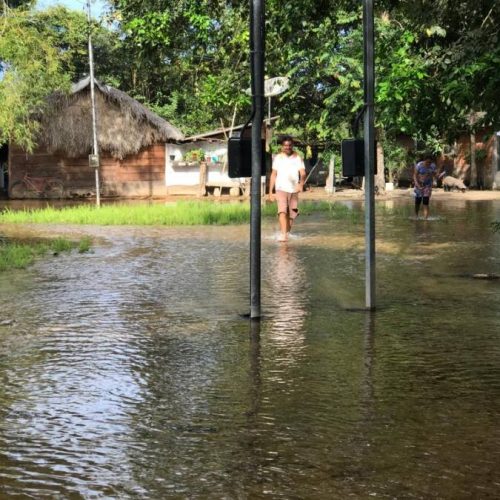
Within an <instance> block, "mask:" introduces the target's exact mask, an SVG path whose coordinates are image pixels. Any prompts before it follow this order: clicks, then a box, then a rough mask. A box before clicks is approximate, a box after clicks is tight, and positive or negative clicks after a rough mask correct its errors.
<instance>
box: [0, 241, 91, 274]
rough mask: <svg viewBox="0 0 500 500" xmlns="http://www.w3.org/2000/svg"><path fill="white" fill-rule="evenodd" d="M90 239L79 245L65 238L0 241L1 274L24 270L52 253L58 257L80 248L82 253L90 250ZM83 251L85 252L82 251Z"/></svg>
mask: <svg viewBox="0 0 500 500" xmlns="http://www.w3.org/2000/svg"><path fill="white" fill-rule="evenodd" d="M90 243H91V241H90V239H89V238H84V239H82V240H81V241H80V242H79V243H76V242H73V241H69V240H67V239H65V238H56V239H54V240H50V241H7V240H2V241H0V272H1V271H6V270H8V269H24V268H26V267H28V266H29V265H30V264H32V263H33V261H34V260H35V259H36V258H38V257H41V256H43V255H46V254H47V253H52V254H54V255H57V254H59V253H61V252H68V251H70V250H72V249H73V248H76V247H78V249H79V251H80V252H82V251H83V252H86V251H88V250H89V249H90ZM81 249H83V250H81Z"/></svg>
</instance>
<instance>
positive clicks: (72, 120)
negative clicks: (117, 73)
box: [41, 77, 184, 158]
mask: <svg viewBox="0 0 500 500" xmlns="http://www.w3.org/2000/svg"><path fill="white" fill-rule="evenodd" d="M95 97H96V109H97V140H98V143H99V150H100V151H103V152H104V151H105V152H108V153H110V154H111V155H112V156H114V157H115V158H123V157H125V156H127V155H130V154H134V153H137V152H139V151H140V150H141V149H143V148H145V147H147V146H150V145H151V144H156V143H160V142H175V141H181V140H183V139H184V135H183V134H182V132H181V131H180V130H179V129H177V128H176V127H174V126H173V125H172V124H170V123H169V122H167V121H166V120H164V119H163V118H160V117H159V116H158V115H156V114H155V113H153V112H152V111H151V110H149V109H147V108H146V107H145V106H143V105H142V104H141V103H139V102H138V101H136V100H135V99H132V97H130V96H129V95H127V94H126V93H125V92H122V91H121V90H118V89H115V88H113V87H110V86H108V85H103V84H101V83H99V82H98V81H96V80H95ZM41 125H42V127H41V135H42V137H41V139H42V141H43V142H44V144H45V145H46V147H47V149H48V150H49V152H51V153H60V154H64V155H66V156H69V157H72V158H75V157H78V156H83V155H87V154H89V153H90V152H91V150H92V108H91V101H90V77H87V78H84V79H83V80H81V81H79V82H78V83H76V84H74V85H73V87H72V89H71V92H70V93H69V94H68V95H62V94H54V95H53V96H52V97H51V98H50V102H49V106H48V109H47V111H46V113H45V114H44V115H43V117H42V118H41Z"/></svg>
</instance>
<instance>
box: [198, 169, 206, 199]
mask: <svg viewBox="0 0 500 500" xmlns="http://www.w3.org/2000/svg"><path fill="white" fill-rule="evenodd" d="M206 194H207V162H206V161H205V160H202V161H200V191H199V193H198V196H200V197H202V196H206Z"/></svg>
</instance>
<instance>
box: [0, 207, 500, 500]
mask: <svg viewBox="0 0 500 500" xmlns="http://www.w3.org/2000/svg"><path fill="white" fill-rule="evenodd" d="M438 209H439V210H445V208H442V207H439V205H436V210H438ZM494 210H497V212H494ZM498 212H500V209H498V208H495V207H493V209H492V211H488V210H486V211H483V212H481V214H482V215H481V214H479V215H477V217H478V218H479V219H477V218H476V221H475V222H474V224H479V225H481V224H483V225H484V227H486V223H487V219H488V218H491V217H492V216H494V215H495V213H497V215H498ZM440 216H441V215H440ZM443 217H444V218H445V219H446V221H445V222H446V223H444V222H443V223H441V222H440V223H439V224H428V225H427V226H426V225H425V224H418V225H415V224H410V223H409V222H408V221H407V220H406V219H405V218H403V217H401V218H399V219H396V223H394V224H395V225H394V227H393V226H390V225H389V226H382V227H381V228H380V232H379V238H380V239H381V240H382V241H381V244H380V245H379V252H380V258H379V260H378V269H377V272H378V276H379V287H380V290H379V299H378V300H379V301H380V307H379V310H378V311H377V313H376V314H375V315H366V314H365V313H364V312H362V311H360V308H362V304H363V272H364V271H363V252H362V248H361V247H359V241H360V228H359V227H356V226H355V224H354V223H353V222H350V221H335V222H334V223H333V224H332V222H331V221H329V220H327V219H325V218H321V217H320V216H317V217H316V216H314V217H311V218H306V217H304V219H303V220H301V221H299V222H298V223H297V233H296V234H297V237H296V239H292V240H291V241H290V242H289V243H288V244H286V245H277V244H276V243H274V241H272V239H268V240H266V239H264V241H263V267H262V269H263V273H262V278H263V281H262V298H263V309H264V319H263V320H262V322H261V324H260V325H258V324H257V326H256V325H255V323H252V324H248V322H247V321H244V320H242V319H241V318H240V317H239V316H238V313H241V312H246V311H247V308H248V304H247V300H248V264H247V254H248V242H247V240H248V234H247V228H244V227H242V228H195V229H193V228H190V229H185V230H184V229H183V230H170V229H163V228H161V229H157V228H155V229H151V230H149V229H146V230H143V229H139V228H134V229H124V228H121V229H116V228H110V229H106V231H103V234H102V236H106V237H107V238H108V244H107V245H106V246H98V247H97V248H96V249H95V252H94V253H93V254H91V255H61V256H59V257H58V258H57V259H52V260H49V261H43V262H39V263H37V264H36V265H35V266H34V267H33V268H31V269H30V270H28V271H26V272H22V273H18V274H17V276H18V277H19V278H18V280H19V281H16V282H12V283H9V284H8V287H3V288H2V291H1V292H0V293H1V294H2V298H3V299H4V300H3V304H4V314H5V315H6V317H8V318H12V319H14V322H12V323H10V324H7V325H3V326H0V383H1V385H0V492H1V493H2V494H3V495H4V496H7V497H10V496H12V497H14V496H16V495H18V496H25V497H28V498H29V497H30V496H31V497H33V498H44V497H47V498H53V497H61V498H66V497H68V498H72V497H84V498H87V497H88V498H94V497H95V498H106V497H109V498H115V497H116V498H183V497H190V498H191V497H192V498H263V497H266V496H267V497H269V496H271V497H277V498H280V497H283V498H348V497H354V498H367V497H368V496H378V497H382V498H400V497H404V498H437V497H439V498H453V499H455V498H494V497H495V494H496V491H497V489H498V485H499V484H500V477H499V473H498V470H497V469H498V467H497V464H498V463H499V462H500V460H499V458H500V457H499V454H500V452H499V450H500V446H499V444H500V433H499V430H498V429H499V428H500V426H499V425H498V424H499V422H498V415H499V411H498V410H499V409H500V408H499V401H500V398H499V397H498V396H499V395H500V394H499V393H500V384H499V382H498V381H499V380H500V378H499V366H500V363H499V361H500V347H499V346H500V344H499V342H498V340H499V339H498V335H499V333H498V328H497V326H498V321H499V319H500V313H499V311H500V307H499V306H500V304H499V302H500V296H499V294H498V287H496V288H495V285H493V284H492V283H487V282H481V281H480V280H477V281H474V282H471V281H464V278H463V277H460V276H458V274H461V273H462V274H463V273H465V274H467V273H469V274H470V273H472V272H473V271H474V266H475V265H476V262H479V263H480V264H477V265H481V266H484V267H488V266H489V267H490V268H488V269H480V272H498V271H499V270H498V269H496V268H495V266H498V265H499V263H500V261H499V259H498V257H497V255H498V254H497V251H498V245H499V242H498V239H497V237H496V236H495V237H491V235H489V233H484V239H483V240H481V242H482V243H481V244H480V245H478V237H480V236H478V234H480V233H477V232H475V233H474V238H469V236H468V235H470V232H471V231H473V230H474V227H475V226H473V225H471V224H472V222H468V220H469V219H468V218H465V217H464V218H463V219H460V224H464V225H465V226H464V227H463V228H462V230H461V232H460V234H462V233H463V237H460V236H458V237H457V236H456V235H455V233H454V232H453V225H454V224H455V222H456V220H457V219H456V217H455V216H454V214H453V213H452V212H451V211H450V212H449V213H444V214H443ZM483 218H484V221H483ZM392 220H394V219H392ZM478 221H479V222H478ZM391 224H392V222H391ZM468 224H469V226H468ZM294 229H295V228H294ZM98 231H101V230H100V229H99V230H98ZM264 231H268V232H267V233H266V234H273V232H274V231H275V228H274V226H273V227H272V228H271V227H268V226H266V225H264ZM452 238H455V239H454V240H453V241H454V244H453V245H450V244H449V242H450V240H452ZM457 238H458V240H459V241H456V240H457ZM361 241H362V238H361ZM457 248H458V249H459V250H460V251H458V250H457ZM436 252H437V253H436ZM485 263H486V264H485ZM491 266H493V267H491ZM457 270H460V273H459V272H458V271H457ZM0 279H2V278H0ZM16 279H17V278H16ZM13 296H15V298H16V300H15V302H14V301H13V300H11V298H12V297H13ZM347 309H350V310H347Z"/></svg>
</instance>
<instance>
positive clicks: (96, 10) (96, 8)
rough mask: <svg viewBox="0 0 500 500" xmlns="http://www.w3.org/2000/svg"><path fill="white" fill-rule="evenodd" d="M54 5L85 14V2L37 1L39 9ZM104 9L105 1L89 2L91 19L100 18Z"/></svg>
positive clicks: (80, 0)
mask: <svg viewBox="0 0 500 500" xmlns="http://www.w3.org/2000/svg"><path fill="white" fill-rule="evenodd" d="M54 5H64V6H65V7H68V8H69V9H74V10H80V11H83V10H85V12H87V10H86V9H87V2H86V0H38V2H37V7H38V8H39V9H45V8H47V7H52V6H54ZM105 9H106V1H105V0H91V11H92V17H99V16H101V15H102V14H103V13H104V11H105Z"/></svg>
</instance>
